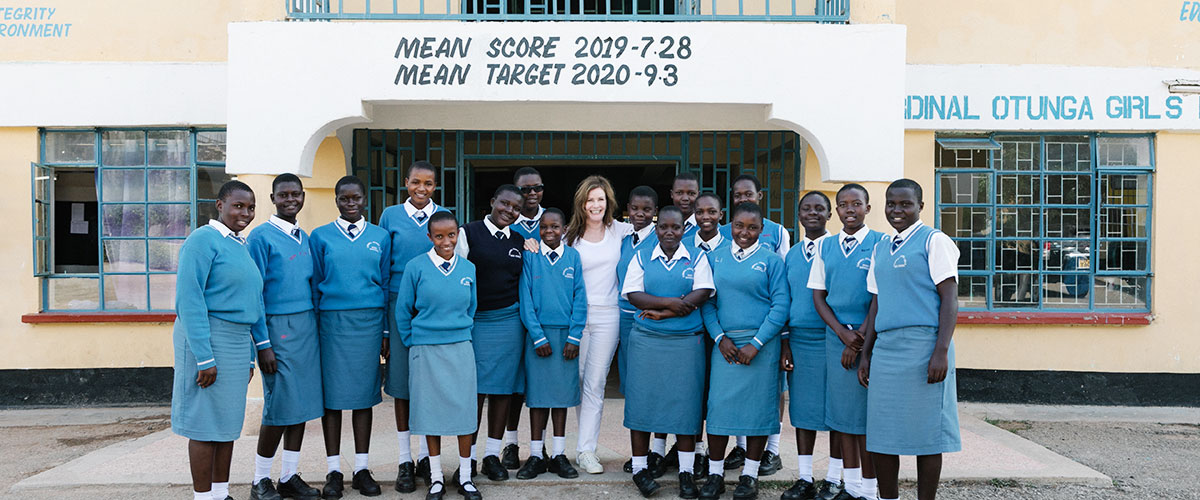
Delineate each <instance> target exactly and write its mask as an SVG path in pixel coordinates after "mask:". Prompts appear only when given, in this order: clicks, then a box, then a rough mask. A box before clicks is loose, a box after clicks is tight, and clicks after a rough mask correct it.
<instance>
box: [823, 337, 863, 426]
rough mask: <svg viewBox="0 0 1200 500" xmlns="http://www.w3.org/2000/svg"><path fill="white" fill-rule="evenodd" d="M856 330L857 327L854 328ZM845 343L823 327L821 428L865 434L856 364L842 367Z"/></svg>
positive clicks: (861, 387) (861, 390)
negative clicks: (823, 412)
mask: <svg viewBox="0 0 1200 500" xmlns="http://www.w3.org/2000/svg"><path fill="white" fill-rule="evenodd" d="M854 326H855V327H856V328H857V327H858V325H854ZM845 348H846V344H843V343H842V340H841V339H839V338H838V336H837V334H836V333H833V330H832V329H830V328H828V327H826V328H825V426H826V427H829V428H830V429H833V430H835V431H838V432H844V433H846V434H855V435H859V436H861V435H863V434H866V433H867V388H866V387H863V386H862V385H861V384H859V383H858V361H857V360H856V361H855V362H854V365H853V366H852V367H851V368H850V369H849V370H847V369H845V368H842V349H845Z"/></svg>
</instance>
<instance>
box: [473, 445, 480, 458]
mask: <svg viewBox="0 0 1200 500" xmlns="http://www.w3.org/2000/svg"><path fill="white" fill-rule="evenodd" d="M477 446H479V445H478V444H473V445H471V458H475V457H477V456H479V455H477V454H476V453H477V452H476V451H475V450H476V447H477Z"/></svg>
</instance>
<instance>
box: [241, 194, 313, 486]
mask: <svg viewBox="0 0 1200 500" xmlns="http://www.w3.org/2000/svg"><path fill="white" fill-rule="evenodd" d="M271 203H273V204H274V205H275V214H274V215H272V216H271V218H270V220H268V221H267V223H266V224H262V225H259V226H258V227H257V228H254V231H252V232H251V233H250V237H249V238H247V239H246V243H247V246H248V247H249V249H250V257H251V258H253V259H254V263H255V264H256V265H257V266H258V269H259V273H260V274H261V275H262V278H263V302H264V304H265V305H266V313H267V320H266V324H265V327H266V329H267V334H268V336H269V337H270V339H271V346H272V349H273V350H274V351H275V358H276V363H275V366H274V367H271V366H270V364H269V363H264V364H263V365H262V371H263V377H262V384H263V416H262V427H261V428H260V429H259V432H258V455H257V456H255V457H254V481H253V486H252V487H251V489H250V498H251V500H257V499H270V498H274V495H275V494H276V493H277V494H278V495H279V496H282V497H287V498H316V496H317V495H319V494H320V493H321V492H320V491H318V490H317V489H316V488H313V487H311V486H309V485H308V484H307V483H305V482H304V480H303V479H301V478H300V474H299V473H298V472H297V469H298V467H299V464H300V445H301V443H303V441H304V423H305V422H307V421H309V420H314V419H317V418H320V417H321V415H323V414H324V413H325V410H324V406H325V405H324V401H323V400H322V396H321V346H320V341H319V340H318V339H317V313H316V310H315V309H314V306H313V296H312V275H313V261H312V253H311V252H310V251H309V239H308V234H305V232H304V230H303V229H300V226H299V225H298V224H297V222H296V216H297V215H298V214H299V213H300V209H302V208H304V185H303V184H301V182H300V178H299V177H296V175H295V174H280V175H279V176H276V177H275V180H274V181H273V182H272V183H271ZM272 368H274V369H273V370H272ZM281 439H282V440H283V470H282V473H281V475H280V476H279V486H278V490H276V486H275V485H274V484H272V482H271V479H270V478H269V477H268V476H270V474H271V464H272V462H274V458H275V451H276V450H277V449H278V448H279V441H280V440H281Z"/></svg>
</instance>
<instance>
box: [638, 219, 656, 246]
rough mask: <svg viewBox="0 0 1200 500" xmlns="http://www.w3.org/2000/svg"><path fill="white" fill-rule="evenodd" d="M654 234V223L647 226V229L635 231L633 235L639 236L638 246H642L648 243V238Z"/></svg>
mask: <svg viewBox="0 0 1200 500" xmlns="http://www.w3.org/2000/svg"><path fill="white" fill-rule="evenodd" d="M653 232H654V223H653V222H651V223H649V224H646V227H643V228H641V229H636V230H634V231H633V234H636V235H637V238H638V242H637V244H638V245H641V244H642V242H643V241H646V238H649V237H650V234H651V233H653ZM634 246H637V245H634Z"/></svg>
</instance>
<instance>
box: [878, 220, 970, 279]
mask: <svg viewBox="0 0 1200 500" xmlns="http://www.w3.org/2000/svg"><path fill="white" fill-rule="evenodd" d="M924 225H925V223H924V222H921V221H920V220H918V221H917V222H916V223H914V224H913V225H911V226H908V229H905V230H904V231H901V232H900V234H899V236H898V237H899V238H901V241H900V247H901V248H903V247H904V245H907V244H908V239H909V238H911V237H912V235H913V233H914V232H916V230H917V229H918V228H920V227H921V226H924ZM896 237H897V236H892V239H895V238H896ZM883 244H885V245H887V251H889V252H890V251H891V250H892V241H891V240H890V239H889V240H888V241H884V242H883ZM897 250H899V249H897ZM925 253H927V254H929V279H931V280H933V284H934V285H937V284H938V283H941V282H943V281H945V280H946V278H955V279H958V245H956V244H955V243H954V240H952V239H950V236H947V235H946V233H943V232H941V231H935V232H934V233H933V234H931V235H929V239H928V240H925ZM867 291H868V292H871V293H874V294H878V293H879V287H878V286H877V285H876V283H875V259H874V254H872V258H871V268H870V269H868V270H867Z"/></svg>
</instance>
